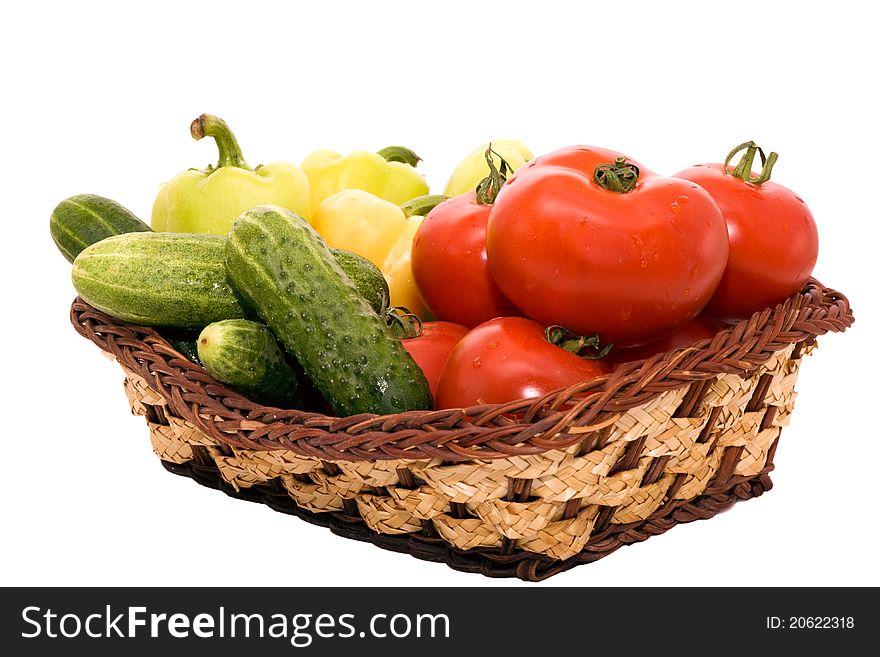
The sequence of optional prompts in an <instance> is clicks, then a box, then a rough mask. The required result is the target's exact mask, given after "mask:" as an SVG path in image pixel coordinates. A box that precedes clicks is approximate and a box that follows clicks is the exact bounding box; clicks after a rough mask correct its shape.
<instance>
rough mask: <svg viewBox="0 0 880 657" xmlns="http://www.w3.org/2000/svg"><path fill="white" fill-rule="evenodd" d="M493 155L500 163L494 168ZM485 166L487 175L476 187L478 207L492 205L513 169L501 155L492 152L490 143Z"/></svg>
mask: <svg viewBox="0 0 880 657" xmlns="http://www.w3.org/2000/svg"><path fill="white" fill-rule="evenodd" d="M493 155H495V156H496V157H497V158H498V159H499V160H500V162H501V164H500V165H499V166H495V160H494V159H493V158H492V156H493ZM486 164H487V165H488V166H489V175H488V176H486V177H485V178H483V179H482V180H481V181H480V182H479V184H478V185H477V203H479V204H480V205H492V204H493V203H494V202H495V199H496V198H497V197H498V192H500V191H501V187H502V186H503V185H504V183H506V182H507V176H508V175H510V174H511V173H513V169H512V168H511V166H510V165H509V164H508V163H507V160H505V159H504V158H503V157H501V155H499V154H498V153H497V152H495V151H493V150H492V143H491V142H490V143H489V147H488V148H487V149H486Z"/></svg>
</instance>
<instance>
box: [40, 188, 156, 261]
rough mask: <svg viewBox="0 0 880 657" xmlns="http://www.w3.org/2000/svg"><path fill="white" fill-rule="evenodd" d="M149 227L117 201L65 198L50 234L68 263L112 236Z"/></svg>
mask: <svg viewBox="0 0 880 657" xmlns="http://www.w3.org/2000/svg"><path fill="white" fill-rule="evenodd" d="M149 230H150V227H149V226H148V225H147V224H145V223H144V222H143V221H141V220H140V219H138V218H137V217H136V216H134V214H133V213H132V212H131V211H129V210H128V209H126V208H124V207H122V206H121V205H119V203H117V202H116V201H112V200H110V199H109V198H104V197H103V196H97V195H96V194H78V195H76V196H71V197H70V198H67V199H64V200H63V201H61V203H59V204H58V205H57V206H56V207H55V209H54V210H53V211H52V216H51V217H50V218H49V233H50V234H51V235H52V241H54V242H55V246H57V247H58V250H59V251H61V255H63V256H64V257H65V258H67V260H68V261H69V262H73V261H74V259H75V258H76V256H78V255H79V253H80V251H82V250H83V249H85V248H86V247H87V246H90V245H92V244H94V243H95V242H100V241H101V240H102V239H104V238H105V237H110V236H111V235H122V234H124V233H138V232H147V231H149Z"/></svg>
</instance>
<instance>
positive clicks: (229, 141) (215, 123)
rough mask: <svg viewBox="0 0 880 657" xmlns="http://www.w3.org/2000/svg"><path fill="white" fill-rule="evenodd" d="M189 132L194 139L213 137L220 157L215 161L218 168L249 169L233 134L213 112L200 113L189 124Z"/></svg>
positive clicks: (224, 122)
mask: <svg viewBox="0 0 880 657" xmlns="http://www.w3.org/2000/svg"><path fill="white" fill-rule="evenodd" d="M189 132H190V134H191V135H192V137H193V139H195V140H196V141H198V140H199V139H202V138H203V137H213V139H214V141H215V142H216V143H217V150H218V151H220V158H219V159H218V161H217V168H218V169H219V168H221V167H238V168H239V169H250V167H249V166H248V163H247V162H245V159H244V155H242V153H241V148H240V147H239V145H238V141H237V140H236V139H235V135H233V134H232V130H230V129H229V126H228V125H226V121H224V120H223V119H221V118H219V117H217V116H214V115H213V114H202V115H201V116H200V117H199V118H197V119H195V120H194V121H193V122H192V123H191V124H190V126H189Z"/></svg>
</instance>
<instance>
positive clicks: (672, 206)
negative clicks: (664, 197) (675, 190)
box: [669, 201, 681, 214]
mask: <svg viewBox="0 0 880 657" xmlns="http://www.w3.org/2000/svg"><path fill="white" fill-rule="evenodd" d="M669 210H670V211H671V212H672V214H681V206H680V205H679V204H678V201H673V202H672V203H670V204H669Z"/></svg>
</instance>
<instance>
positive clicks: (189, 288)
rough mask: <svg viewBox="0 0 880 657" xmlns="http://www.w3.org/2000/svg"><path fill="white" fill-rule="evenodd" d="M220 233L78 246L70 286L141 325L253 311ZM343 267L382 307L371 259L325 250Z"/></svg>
mask: <svg viewBox="0 0 880 657" xmlns="http://www.w3.org/2000/svg"><path fill="white" fill-rule="evenodd" d="M224 241H225V240H224V238H223V237H220V236H219V235H208V234H191V233H153V232H140V233H128V234H125V235H116V236H113V237H108V238H106V239H104V240H101V241H100V242H97V243H95V244H93V245H91V246H89V247H88V248H86V249H84V250H83V251H82V252H81V253H80V254H79V255H78V256H77V258H76V260H74V262H73V270H72V273H71V276H72V279H73V285H74V287H75V288H76V291H77V292H78V293H79V295H80V296H81V297H82V298H83V299H84V300H85V301H86V302H87V303H89V304H91V305H92V306H94V307H95V308H97V309H98V310H101V311H103V312H105V313H107V314H108V315H111V316H113V317H116V318H117V319H122V320H125V321H129V322H136V323H139V324H144V325H146V326H160V327H173V328H191V329H199V330H201V329H202V328H204V327H205V326H207V325H208V324H210V323H211V322H216V321H220V320H223V319H242V318H246V317H252V316H253V311H252V310H251V309H250V308H249V307H248V306H247V304H246V303H244V301H243V300H242V298H241V297H240V295H239V294H238V293H237V292H236V291H235V290H234V289H233V287H232V285H231V284H230V283H229V279H228V278H227V276H226V268H225V259H224ZM331 254H332V255H333V256H334V257H335V258H336V260H337V263H338V264H339V266H340V268H341V269H342V271H344V272H345V274H346V276H347V277H348V279H349V280H350V281H351V282H352V283H353V284H354V286H355V288H356V289H357V290H358V292H359V293H360V294H361V296H363V297H364V299H365V300H366V301H367V303H368V304H369V305H370V306H371V307H372V309H373V311H374V312H376V313H377V314H380V315H381V314H383V313H384V312H385V309H386V308H387V307H388V297H389V294H388V285H387V283H386V282H385V278H384V277H383V276H382V273H381V272H380V271H379V270H378V269H376V268H375V267H374V266H373V265H372V263H370V262H368V261H367V260H366V259H364V258H362V257H360V256H358V255H357V254H355V253H349V252H346V251H343V250H340V249H331Z"/></svg>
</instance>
